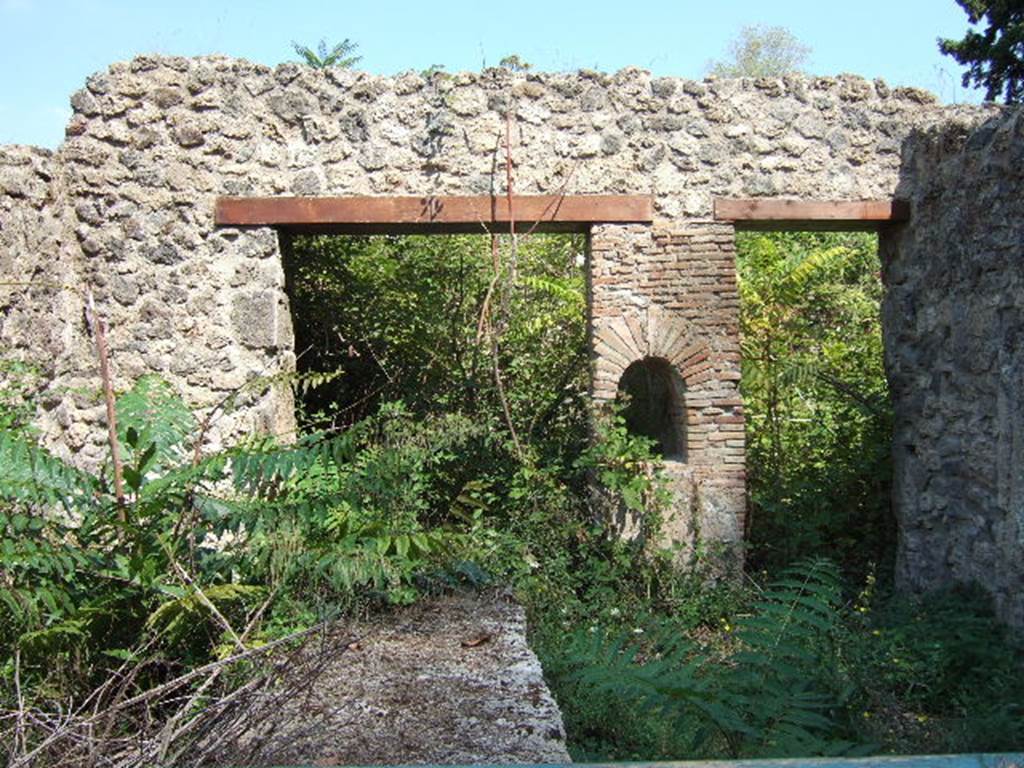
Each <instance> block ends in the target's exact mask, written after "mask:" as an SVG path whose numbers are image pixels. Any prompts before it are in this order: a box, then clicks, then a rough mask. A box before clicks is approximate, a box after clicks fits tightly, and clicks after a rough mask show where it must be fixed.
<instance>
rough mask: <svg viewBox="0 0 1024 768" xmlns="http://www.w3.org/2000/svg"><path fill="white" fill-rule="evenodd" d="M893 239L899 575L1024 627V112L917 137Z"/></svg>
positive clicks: (888, 304)
mask: <svg viewBox="0 0 1024 768" xmlns="http://www.w3.org/2000/svg"><path fill="white" fill-rule="evenodd" d="M901 193H902V194H905V196H907V197H908V198H909V199H910V200H911V204H912V216H911V221H910V224H909V225H907V226H906V227H903V228H902V231H900V232H897V233H893V235H892V236H890V237H888V238H886V240H885V242H884V255H885V258H886V264H885V282H886V289H887V290H886V297H885V302H884V305H883V326H884V327H885V329H886V334H885V342H886V364H887V369H888V375H889V381H890V387H891V391H892V397H893V404H894V409H895V414H896V425H895V437H894V442H893V457H894V471H895V475H894V480H895V482H894V485H895V489H894V497H893V501H894V505H895V509H896V511H897V516H898V521H899V532H900V537H899V544H900V546H899V555H898V562H897V578H898V580H899V582H900V583H901V584H902V585H903V586H904V587H906V588H910V589H912V590H916V591H921V590H927V589H934V588H936V587H940V586H948V585H952V584H954V583H958V582H977V583H979V584H981V585H982V586H984V587H985V588H986V589H987V590H989V591H990V592H991V593H992V595H993V597H994V600H995V605H996V609H997V611H998V612H999V614H1000V616H1002V617H1003V618H1004V619H1005V620H1006V621H1007V622H1008V623H1010V624H1012V625H1014V626H1016V627H1024V556H1022V555H1024V111H1022V110H1021V109H1016V110H1007V111H1006V113H1005V114H1003V115H999V116H995V117H992V118H991V119H990V120H987V121H985V122H983V123H982V124H980V125H977V124H976V122H974V121H970V122H960V121H954V122H951V123H949V124H946V125H943V126H941V127H937V128H934V129H931V130H928V131H922V132H920V133H918V134H915V135H913V136H912V137H911V138H910V139H909V141H908V142H907V153H906V160H905V168H904V172H903V182H902V183H901Z"/></svg>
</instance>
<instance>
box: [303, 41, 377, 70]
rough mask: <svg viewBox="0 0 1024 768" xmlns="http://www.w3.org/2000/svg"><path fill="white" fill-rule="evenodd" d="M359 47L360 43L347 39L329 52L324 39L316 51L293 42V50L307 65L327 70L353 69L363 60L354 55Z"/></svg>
mask: <svg viewBox="0 0 1024 768" xmlns="http://www.w3.org/2000/svg"><path fill="white" fill-rule="evenodd" d="M358 47H359V43H353V42H352V41H351V40H349V39H348V38H347V37H346V38H345V39H344V40H342V41H341V42H340V43H337V44H336V45H335V46H334V47H333V48H331V49H329V50H328V48H327V41H326V40H323V39H321V40H320V42H319V43H318V44H317V47H316V50H315V51H314V50H313V49H312V48H309V47H308V46H305V45H299V44H298V43H296V42H295V41H292V48H294V49H295V52H296V53H297V54H298V55H299V56H301V57H302V60H303V62H304V63H305V64H308V65H309V66H311V67H313V68H314V69H327V68H328V67H342V68H343V69H348V68H350V67H353V66H355V65H356V64H357V63H359V62H360V61H361V60H362V58H363V57H362V56H353V55H352V54H353V53H355V50H356V48H358Z"/></svg>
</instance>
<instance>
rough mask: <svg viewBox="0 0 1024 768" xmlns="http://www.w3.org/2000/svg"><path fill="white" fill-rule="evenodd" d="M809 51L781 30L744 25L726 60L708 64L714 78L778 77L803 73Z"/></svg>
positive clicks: (731, 44) (784, 30)
mask: <svg viewBox="0 0 1024 768" xmlns="http://www.w3.org/2000/svg"><path fill="white" fill-rule="evenodd" d="M810 54H811V49H810V48H809V47H808V46H806V45H804V44H803V43H801V42H800V41H799V40H798V39H797V38H796V36H795V35H794V34H793V33H792V32H790V31H789V30H788V29H786V28H785V27H764V26H757V25H755V26H744V27H741V28H740V32H739V35H738V36H737V37H736V39H735V40H733V41H732V42H731V43H729V55H728V57H727V58H725V59H722V60H718V61H712V62H709V63H708V65H707V71H708V74H711V75H715V76H716V77H780V76H782V75H789V74H793V73H796V72H801V71H803V68H804V65H805V63H806V62H807V57H808V56H810Z"/></svg>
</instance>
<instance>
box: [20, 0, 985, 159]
mask: <svg viewBox="0 0 1024 768" xmlns="http://www.w3.org/2000/svg"><path fill="white" fill-rule="evenodd" d="M744 24H763V25H781V26H784V27H787V28H788V29H790V30H791V31H792V32H793V33H794V34H795V35H796V36H797V37H798V38H799V39H800V40H801V41H802V42H804V43H805V44H806V45H809V46H810V47H811V49H812V51H813V53H812V55H811V59H810V62H809V67H808V68H809V70H810V71H812V72H815V73H817V74H837V73H840V72H852V73H856V74H860V75H864V76H865V77H871V78H874V77H882V78H884V79H885V80H886V81H888V82H889V83H890V84H893V85H914V86H918V87H921V88H927V89H928V90H931V91H934V92H935V93H937V94H939V96H940V97H941V98H942V99H943V100H944V101H947V102H949V101H977V100H979V98H980V96H979V94H977V93H976V92H968V91H965V90H964V89H963V88H961V87H960V69H959V67H958V66H957V64H956V62H954V61H952V60H951V59H948V58H946V57H943V56H941V55H940V54H939V53H938V51H937V50H936V44H935V39H936V37H939V36H945V37H960V36H962V34H963V32H964V30H965V29H966V27H967V22H966V16H965V15H964V13H963V12H962V11H961V10H960V8H959V7H958V6H957V5H956V3H955V2H954V0H859V2H855V3H853V2H836V0H816V1H811V0H718V2H708V1H707V0H704V1H703V2H691V1H690V0H675V2H670V1H669V0H619V1H618V2H614V3H612V2H604V0H594V1H592V2H576V1H575V0H543V1H537V0H498V1H497V2H490V3H485V2H479V1H478V2H470V1H469V0H426V1H424V0H420V1H419V2H387V1H386V0H362V1H361V2H358V3H352V2H307V1H306V0H287V1H281V0H279V1H278V2H264V1H263V0H248V1H244V2H222V1H220V0H177V2H147V0H134V1H131V2H129V1H126V0H0V72H2V73H3V76H2V77H3V79H2V81H0V143H23V144H37V145H41V146H47V147H55V146H56V145H57V144H59V143H60V141H61V140H62V138H63V130H64V124H65V122H66V120H67V117H68V115H69V114H70V111H69V108H68V97H69V96H70V95H71V93H72V92H73V91H74V90H76V89H78V88H80V87H81V86H82V84H83V82H84V81H85V78H86V77H87V76H88V75H89V74H90V73H92V72H95V71H97V70H100V69H103V68H105V67H106V66H107V65H108V64H110V63H111V62H114V61H119V60H124V59H129V58H131V57H132V56H134V55H135V54H138V53H148V52H156V53H165V54H180V55H196V54H203V53H224V54H228V55H232V56H239V57H242V58H247V59H250V60H253V61H258V62H262V63H264V64H276V63H278V62H281V61H286V60H289V59H294V58H295V56H294V54H293V52H292V49H291V41H292V40H297V41H299V42H301V43H305V44H308V45H315V43H316V42H317V41H318V40H319V39H320V38H326V39H327V41H328V42H335V41H340V40H342V39H344V38H350V39H352V40H354V41H356V42H358V43H359V45H360V49H359V52H360V53H362V55H363V61H362V62H360V67H361V68H364V69H366V70H368V71H371V72H378V73H383V74H389V73H394V72H399V71H402V70H407V69H425V68H426V67H429V66H430V65H432V64H444V65H445V66H446V68H447V69H448V70H449V71H456V70H464V69H469V70H477V69H480V68H481V66H483V65H485V64H486V65H494V64H496V63H497V62H498V61H499V60H500V59H501V58H502V57H503V56H505V55H508V54H510V53H515V54H518V55H519V56H520V57H521V58H523V59H525V60H526V61H529V62H531V63H532V64H533V65H534V67H535V68H536V69H544V70H571V69H577V68H580V67H588V68H595V69H602V70H606V71H614V70H616V69H619V68H621V67H623V66H627V65H630V64H632V65H636V66H640V67H643V68H645V69H649V70H651V71H652V72H654V73H655V74H657V75H678V76H682V77H702V76H703V74H704V71H705V66H706V64H707V62H708V60H710V59H713V58H720V57H723V56H725V54H726V50H727V47H728V43H729V41H730V39H732V38H734V37H735V36H736V34H737V32H738V30H739V28H740V26H741V25H744Z"/></svg>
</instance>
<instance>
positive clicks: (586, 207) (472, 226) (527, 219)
mask: <svg viewBox="0 0 1024 768" xmlns="http://www.w3.org/2000/svg"><path fill="white" fill-rule="evenodd" d="M508 203H509V201H508V198H507V197H506V196H504V195H500V196H491V195H477V196H465V197H459V196H449V195H440V196H430V197H220V198H218V199H217V204H216V212H215V221H216V223H217V224H218V225H221V226H280V227H289V228H298V229H321V230H329V229H332V228H334V229H337V230H346V229H350V230H352V231H382V232H387V231H392V230H394V231H412V230H417V229H422V230H424V231H431V230H438V231H446V230H447V231H477V232H480V233H483V232H484V231H485V230H486V228H488V227H490V226H492V225H507V224H508V223H509V222H510V221H512V220H513V215H514V220H515V222H516V224H517V227H516V229H518V230H520V231H522V228H524V227H528V226H532V225H534V224H538V223H540V224H542V225H551V227H552V228H556V229H574V228H585V227H586V226H587V225H589V224H598V223H615V224H625V223H649V222H650V221H651V220H652V218H653V201H652V198H651V197H650V196H649V195H513V196H512V210H511V214H512V215H510V211H509V204H508ZM519 225H522V227H520V226H519Z"/></svg>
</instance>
